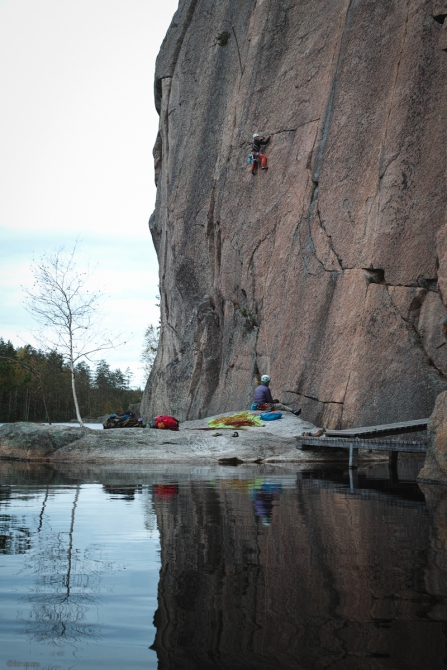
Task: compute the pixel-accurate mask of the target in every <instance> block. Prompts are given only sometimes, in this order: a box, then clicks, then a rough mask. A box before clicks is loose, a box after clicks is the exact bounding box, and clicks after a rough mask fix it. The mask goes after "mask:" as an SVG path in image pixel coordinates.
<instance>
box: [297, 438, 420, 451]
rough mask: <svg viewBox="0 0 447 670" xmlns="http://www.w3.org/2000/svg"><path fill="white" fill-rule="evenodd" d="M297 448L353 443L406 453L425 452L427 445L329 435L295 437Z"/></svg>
mask: <svg viewBox="0 0 447 670" xmlns="http://www.w3.org/2000/svg"><path fill="white" fill-rule="evenodd" d="M296 439H297V441H298V445H299V446H298V448H301V449H303V448H306V447H311V448H315V447H331V448H333V449H349V448H350V446H351V445H354V446H355V448H356V449H372V450H374V451H376V450H377V451H398V452H399V451H404V452H407V453H421V454H425V453H426V451H427V448H428V445H427V444H426V443H425V442H407V441H402V442H397V441H396V440H380V441H379V440H377V441H373V440H361V439H359V438H357V439H356V440H351V441H350V442H348V441H347V440H346V439H345V438H330V437H297V438H296Z"/></svg>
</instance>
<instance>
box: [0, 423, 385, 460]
mask: <svg viewBox="0 0 447 670" xmlns="http://www.w3.org/2000/svg"><path fill="white" fill-rule="evenodd" d="M208 420H209V419H208V418H206V419H200V420H197V421H187V422H184V423H182V424H181V425H180V430H179V431H178V432H174V431H160V430H153V429H148V428H146V429H132V428H129V429H115V430H93V429H90V428H80V427H76V428H75V427H72V426H42V425H38V424H29V423H13V424H5V425H3V426H2V427H1V428H0V459H3V460H5V459H10V460H11V459H12V460H19V461H33V462H51V463H58V462H76V463H117V462H122V463H124V462H126V463H138V462H145V463H154V464H155V463H157V464H168V463H182V464H191V465H192V464H200V463H209V464H230V465H231V464H238V463H287V462H340V461H341V462H344V461H346V459H347V453H346V451H345V450H343V452H334V450H333V449H331V450H329V451H326V450H322V449H320V450H314V451H301V449H300V448H299V443H298V440H297V438H298V437H299V436H300V435H302V434H303V433H304V432H316V430H317V428H316V427H315V426H314V425H313V424H310V423H308V422H306V421H302V420H301V419H299V418H297V417H295V416H293V415H292V414H290V415H287V414H284V415H283V417H282V419H281V420H280V421H272V422H271V423H270V425H267V424H266V425H265V427H263V428H247V429H243V430H242V429H239V430H238V431H237V432H238V437H233V436H232V435H233V430H225V429H220V430H217V431H204V430H200V429H201V428H204V427H207V425H208ZM216 433H217V434H216ZM380 459H383V455H382V456H381V455H380V454H377V453H376V454H365V455H364V457H363V459H362V460H364V461H365V462H366V461H372V460H374V461H376V460H380Z"/></svg>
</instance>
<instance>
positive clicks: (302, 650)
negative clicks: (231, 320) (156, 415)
mask: <svg viewBox="0 0 447 670" xmlns="http://www.w3.org/2000/svg"><path fill="white" fill-rule="evenodd" d="M418 467H419V466H418V464H416V463H414V462H411V461H405V462H402V463H400V464H399V469H398V477H396V475H395V474H394V475H393V476H392V477H390V476H389V471H388V467H387V466H386V465H376V466H371V467H368V468H363V469H360V470H359V471H358V473H356V474H354V475H351V477H350V475H349V473H348V470H347V469H345V470H343V469H336V470H334V469H333V468H319V469H318V470H314V469H312V468H311V467H310V466H308V467H307V469H297V468H295V469H294V468H291V467H290V466H287V467H286V468H275V467H263V466H239V467H216V468H211V467H210V468H207V467H204V468H187V467H184V468H182V467H178V466H176V467H161V466H157V467H151V468H150V470H149V469H148V468H138V467H137V466H129V469H128V470H127V471H124V470H123V468H122V467H119V468H118V467H114V466H109V467H101V468H99V467H96V466H91V467H87V466H85V468H83V469H79V468H73V467H68V466H65V465H64V466H58V468H54V467H36V466H31V465H29V464H24V463H12V462H5V461H3V462H0V481H1V486H0V598H1V609H0V670H1V668H7V667H28V668H30V667H38V668H42V669H47V670H49V669H52V670H74V669H79V670H80V669H82V670H90V669H93V668H108V669H113V670H115V669H116V670H118V669H119V670H121V669H127V668H129V669H130V668H157V667H158V668H160V669H161V670H165V669H166V670H167V669H169V670H171V669H172V670H173V669H179V670H180V669H182V670H183V669H189V668H191V669H193V668H194V669H195V668H197V669H199V668H222V669H228V670H230V669H231V670H233V669H240V670H251V669H261V668H262V669H264V668H266V669H270V668H271V669H272V670H276V669H277V668H306V669H307V668H312V669H315V670H319V669H323V668H329V667H330V668H332V669H336V670H338V669H343V670H351V669H352V670H358V669H360V670H363V669H365V670H367V669H368V670H375V669H387V670H399V669H402V670H408V669H413V668H414V669H415V670H422V669H425V668H427V670H436V669H437V668H445V667H446V658H447V489H444V488H443V487H439V486H438V487H435V486H430V487H424V490H422V489H421V488H419V487H418V486H417V484H416V483H415V481H414V480H415V476H416V474H417V472H418Z"/></svg>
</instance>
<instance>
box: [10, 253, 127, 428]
mask: <svg viewBox="0 0 447 670" xmlns="http://www.w3.org/2000/svg"><path fill="white" fill-rule="evenodd" d="M75 256H76V245H75V246H74V247H73V249H72V250H71V251H66V250H65V248H64V247H59V249H57V250H55V251H52V252H50V253H48V254H44V255H43V256H42V257H41V258H40V260H39V261H35V262H33V264H32V266H31V271H32V274H33V278H34V283H33V286H32V288H31V289H28V288H24V289H23V290H24V293H25V309H26V310H27V311H28V312H29V313H30V314H31V315H32V316H33V317H34V319H35V321H36V322H37V323H38V325H39V329H38V331H37V332H35V336H36V339H37V340H38V342H39V345H40V346H41V347H42V349H45V350H47V351H49V350H52V351H57V352H58V353H59V354H60V355H61V356H62V357H63V359H64V362H65V363H66V364H67V365H68V367H69V369H70V373H71V388H72V392H73V401H74V406H75V411H76V418H77V420H78V422H79V424H80V425H81V426H83V425H84V423H83V421H82V418H81V414H80V411H79V403H78V398H77V395H76V364H77V363H78V362H79V361H81V360H82V359H87V360H91V357H92V356H94V355H95V354H97V353H98V352H100V351H105V350H106V349H114V348H115V347H117V346H120V345H122V344H125V342H124V341H122V339H121V337H120V336H114V335H111V334H109V333H107V332H106V331H105V330H104V329H103V328H102V326H101V317H102V314H101V312H100V305H101V302H102V299H103V295H102V293H101V291H96V290H89V289H88V283H89V280H90V278H91V276H92V273H91V272H90V271H89V270H87V271H84V272H80V271H79V270H78V268H77V266H76V261H75Z"/></svg>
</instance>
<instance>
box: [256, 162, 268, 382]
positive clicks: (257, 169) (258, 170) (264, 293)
mask: <svg viewBox="0 0 447 670" xmlns="http://www.w3.org/2000/svg"><path fill="white" fill-rule="evenodd" d="M256 160H257V163H258V167H257V168H256V172H258V173H260V170H261V161H260V160H259V158H257V159H256ZM257 177H258V197H257V199H256V201H257V202H259V197H260V195H261V193H260V186H261V180H260V174H258V175H257ZM259 228H260V232H261V242H260V246H261V263H262V271H263V274H264V277H263V286H262V313H263V322H264V323H265V327H264V331H265V355H266V358H267V369H266V371H265V372H264V373H263V374H268V375H269V374H270V353H269V337H268V319H267V318H266V311H267V310H266V304H265V296H266V290H265V287H266V283H267V269H266V267H265V261H264V232H263V226H262V216H261V217H260V220H259Z"/></svg>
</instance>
